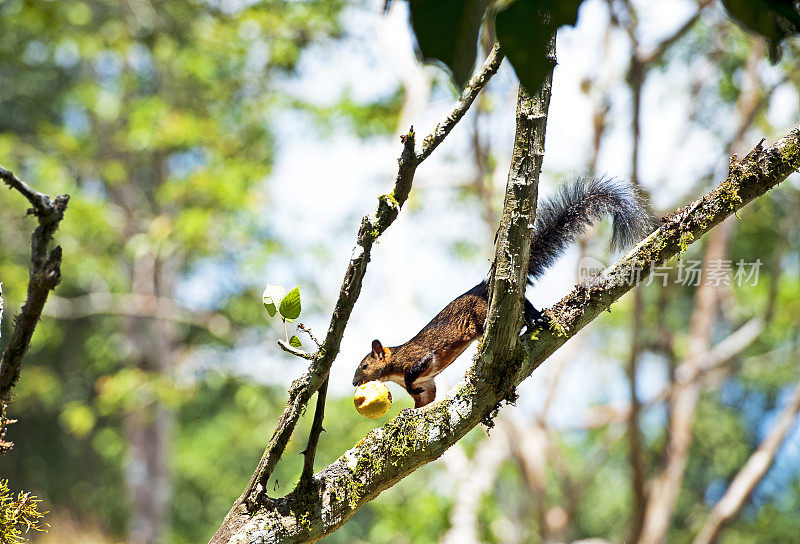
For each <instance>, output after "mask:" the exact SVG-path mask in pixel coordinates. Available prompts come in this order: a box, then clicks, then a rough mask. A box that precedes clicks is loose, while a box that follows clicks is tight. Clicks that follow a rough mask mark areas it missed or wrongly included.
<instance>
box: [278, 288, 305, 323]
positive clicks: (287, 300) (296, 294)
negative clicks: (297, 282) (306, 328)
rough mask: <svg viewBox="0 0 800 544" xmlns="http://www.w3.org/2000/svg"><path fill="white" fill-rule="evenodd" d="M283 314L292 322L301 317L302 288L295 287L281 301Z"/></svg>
mask: <svg viewBox="0 0 800 544" xmlns="http://www.w3.org/2000/svg"><path fill="white" fill-rule="evenodd" d="M279 311H280V312H281V315H282V316H283V318H284V319H285V320H286V321H289V322H292V321H294V320H295V319H297V318H298V317H300V288H299V287H295V288H294V289H292V290H291V291H289V292H288V293H287V294H286V296H285V297H283V300H282V301H281V307H280V310H279Z"/></svg>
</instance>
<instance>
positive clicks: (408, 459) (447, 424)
mask: <svg viewBox="0 0 800 544" xmlns="http://www.w3.org/2000/svg"><path fill="white" fill-rule="evenodd" d="M798 168H800V129H795V130H793V131H792V132H791V133H790V134H789V135H788V136H786V137H785V138H783V139H782V140H780V141H779V142H777V143H776V144H774V145H773V146H771V147H769V148H768V149H761V148H760V146H759V147H758V148H756V149H755V150H754V151H753V153H752V154H751V155H749V156H748V157H747V158H746V159H745V160H743V161H741V162H732V164H731V169H730V174H729V176H728V178H727V179H726V180H725V181H723V182H722V183H721V184H720V185H719V186H718V187H716V188H715V189H714V190H712V191H711V192H710V193H708V194H706V195H705V196H703V197H702V198H701V199H699V200H697V201H696V202H694V203H693V204H692V205H690V206H688V207H686V208H685V209H683V210H681V211H679V212H677V213H675V214H673V215H672V216H670V217H668V218H665V224H664V225H663V226H662V227H661V228H660V229H658V230H657V231H656V232H654V233H653V234H651V235H650V236H648V237H647V239H645V240H643V241H642V242H640V243H639V244H638V245H637V246H636V247H635V248H634V249H632V250H631V251H630V252H629V253H628V254H627V255H625V257H623V258H622V259H621V260H620V261H618V262H617V263H616V264H614V265H613V266H612V267H610V268H609V269H607V270H606V271H604V273H603V274H601V275H600V276H598V277H597V278H595V280H594V281H593V282H592V283H591V284H589V285H579V286H577V287H576V288H575V289H574V290H573V291H572V293H570V294H569V295H568V296H567V297H565V298H564V299H562V300H561V301H560V302H559V303H558V304H556V305H555V306H554V307H553V308H551V310H550V314H551V315H552V316H553V317H554V324H553V327H552V328H550V329H548V330H543V331H539V334H538V339H534V338H529V339H526V340H525V341H524V342H522V349H520V350H519V352H518V355H517V358H516V359H515V360H512V361H509V362H508V363H507V364H506V365H505V366H499V365H498V366H493V365H491V364H487V363H486V362H485V361H482V360H478V361H477V362H476V365H475V367H481V366H484V371H482V372H480V373H478V372H475V371H474V370H472V371H470V372H468V373H467V375H466V376H465V378H464V380H463V381H462V382H460V383H459V384H458V385H456V386H455V387H454V388H453V389H452V390H451V391H449V392H448V393H447V394H446V395H445V396H444V397H443V398H442V399H441V400H440V401H438V402H435V403H433V404H430V405H428V406H426V407H425V408H422V409H419V410H411V409H407V410H403V411H401V412H400V414H399V415H398V416H397V417H396V418H394V419H393V420H392V421H390V422H389V423H387V424H386V425H383V426H382V427H379V428H377V429H374V430H373V431H372V432H370V433H369V434H367V436H365V437H364V438H363V439H362V440H361V441H359V442H358V443H357V444H356V445H355V446H353V448H351V449H350V450H348V451H346V452H345V453H344V454H343V455H342V456H341V457H340V458H339V459H337V460H336V461H334V462H333V463H331V464H330V465H329V466H327V467H326V468H324V469H322V470H321V471H319V472H318V473H317V474H315V475H314V478H313V481H312V483H313V485H312V486H309V487H308V488H306V489H305V490H304V492H303V493H298V492H292V493H289V494H288V495H287V496H285V497H283V498H281V499H277V500H275V501H273V502H272V504H270V505H265V506H263V507H260V508H259V509H257V510H256V511H249V512H248V511H247V510H246V509H244V508H241V507H240V508H238V509H234V511H232V512H231V513H230V514H229V516H228V518H227V519H226V522H225V526H224V527H223V529H224V531H222V530H221V532H220V533H218V535H217V537H215V539H214V540H213V541H212V542H252V541H261V542H313V541H316V540H319V539H320V538H322V537H323V536H325V535H326V534H329V533H331V532H332V531H334V530H335V529H336V528H338V527H339V526H341V525H342V524H343V523H344V522H345V521H347V520H348V519H349V518H350V517H351V516H352V515H353V514H354V513H355V512H356V511H357V510H358V509H359V508H361V507H362V506H363V505H364V504H366V503H367V502H369V501H370V500H372V499H373V498H375V497H376V496H377V495H378V494H379V493H380V492H381V491H383V490H384V489H387V488H389V487H391V486H392V485H394V484H395V483H396V482H398V481H399V480H401V479H402V478H404V477H405V476H407V475H408V474H410V473H411V472H413V471H414V470H416V469H417V468H419V467H420V466H422V465H424V464H426V463H429V462H431V461H433V460H434V459H436V458H438V457H439V456H440V455H441V454H442V453H444V451H445V450H446V449H447V448H449V447H450V446H452V445H453V444H454V443H455V442H457V441H458V440H459V439H460V438H461V437H462V436H464V435H465V434H466V433H467V432H468V431H469V430H470V429H472V428H473V427H475V426H476V425H478V424H479V423H480V422H481V421H482V420H483V419H484V417H485V416H486V415H487V414H489V413H491V412H492V411H493V410H494V409H495V407H496V406H497V404H498V403H499V402H500V401H501V400H502V399H503V398H505V396H506V391H507V389H503V390H502V391H499V390H498V389H497V388H496V387H495V384H492V383H488V382H487V380H488V379H489V377H490V376H491V375H494V376H505V377H507V378H508V380H509V383H508V386H512V385H516V384H518V383H519V382H521V381H522V380H524V379H525V378H527V377H528V376H529V375H530V374H531V372H533V371H534V370H535V369H536V368H537V367H538V366H539V365H540V364H542V362H544V361H545V360H546V359H547V358H548V357H549V356H550V355H551V354H552V353H553V352H554V351H555V350H556V349H558V348H559V347H560V346H562V345H563V344H564V343H565V342H566V341H567V340H568V339H569V338H570V337H571V336H573V335H574V334H575V333H577V332H578V331H579V330H580V329H582V328H583V327H584V326H586V325H587V324H588V323H590V322H591V321H592V320H593V319H594V318H596V317H597V316H598V315H600V314H601V313H602V312H604V311H606V310H607V309H608V308H609V307H610V306H611V304H613V303H614V302H615V301H616V300H617V299H619V298H620V297H621V296H622V295H624V294H625V293H627V292H628V291H630V290H631V289H632V288H633V287H634V286H635V282H632V281H629V279H630V278H631V276H632V275H633V276H635V274H634V273H635V272H636V271H640V272H641V276H642V277H646V276H647V274H648V273H649V270H650V266H660V265H661V264H662V263H663V262H664V261H666V260H667V259H669V258H671V257H674V256H675V255H677V254H678V253H680V252H681V251H682V250H684V249H685V248H686V247H687V246H688V245H689V244H691V243H692V242H694V241H695V240H697V239H699V238H700V237H701V236H702V235H703V234H705V233H706V232H708V231H709V230H711V229H712V228H714V227H715V226H716V225H718V224H719V223H720V222H721V221H722V220H723V219H725V218H726V217H728V216H730V215H732V214H733V213H734V212H736V211H738V210H739V209H741V208H742V207H743V206H744V205H746V204H747V203H749V202H750V201H752V200H753V199H755V198H757V197H759V196H761V195H763V194H764V193H766V192H767V191H768V190H769V189H771V188H772V187H774V186H775V185H777V184H778V183H780V182H781V181H783V180H784V179H785V178H786V177H787V176H788V175H789V174H791V173H792V172H793V171H795V170H796V169H798ZM481 376H483V377H485V379H482V378H481Z"/></svg>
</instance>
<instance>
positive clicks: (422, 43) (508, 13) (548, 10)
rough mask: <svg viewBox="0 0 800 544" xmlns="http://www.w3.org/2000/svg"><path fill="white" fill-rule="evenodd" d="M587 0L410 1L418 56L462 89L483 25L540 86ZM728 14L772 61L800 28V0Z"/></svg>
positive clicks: (747, 1)
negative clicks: (558, 36)
mask: <svg viewBox="0 0 800 544" xmlns="http://www.w3.org/2000/svg"><path fill="white" fill-rule="evenodd" d="M583 1H584V0H510V1H509V0H409V16H410V20H411V26H412V28H413V31H414V35H415V37H416V41H417V48H418V53H419V56H420V57H421V58H422V59H423V60H426V61H434V62H438V63H441V64H443V65H444V66H446V67H447V69H448V70H449V71H450V73H451V74H452V77H453V81H454V82H455V84H456V85H457V86H458V87H459V88H462V87H464V85H465V84H466V83H467V81H468V80H469V77H470V75H471V74H472V70H473V68H474V67H475V59H476V56H477V50H478V47H477V42H478V37H479V34H480V30H481V26H482V25H483V24H486V27H487V30H488V33H489V34H490V35H492V34H496V35H492V36H491V41H494V40H495V39H496V40H497V41H498V42H499V43H500V45H501V46H502V48H503V51H504V52H505V54H506V56H507V57H508V60H509V62H510V63H511V65H512V67H513V68H514V71H515V72H516V74H517V77H518V78H519V81H520V84H521V85H522V86H523V87H525V88H526V89H528V90H533V89H538V88H539V85H540V84H541V82H542V81H543V79H544V77H545V75H546V74H548V73H549V72H550V71H551V70H552V69H553V67H554V66H555V60H554V59H551V58H549V57H548V55H547V49H548V44H549V42H550V40H551V39H552V37H553V36H554V35H555V32H556V30H557V29H558V28H559V27H561V26H564V25H569V26H574V25H575V23H576V21H577V19H578V10H579V8H580V6H581V4H582V3H583ZM722 3H723V4H724V6H725V9H726V10H727V12H728V14H729V15H730V17H731V18H732V19H733V20H734V21H735V22H736V23H737V24H739V25H740V26H742V27H743V28H745V29H747V30H749V31H750V32H753V33H755V34H757V35H759V36H761V37H762V38H764V39H765V40H766V41H767V44H768V48H769V55H770V60H771V61H772V62H773V63H774V62H776V61H777V60H778V58H780V52H781V44H782V42H784V41H785V40H787V39H788V38H790V37H793V36H796V35H797V34H799V33H800V3H798V2H796V1H794V0H723V2H722Z"/></svg>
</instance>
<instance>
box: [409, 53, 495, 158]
mask: <svg viewBox="0 0 800 544" xmlns="http://www.w3.org/2000/svg"><path fill="white" fill-rule="evenodd" d="M504 57H505V54H504V53H503V51H502V50H501V49H500V44H497V43H496V44H494V46H493V47H492V50H491V51H490V52H489V55H488V56H487V57H486V60H485V61H484V62H483V64H482V65H481V67H480V69H478V73H477V74H475V75H474V76H472V79H470V80H469V83H468V84H467V86H466V87H465V88H464V90H463V91H462V92H461V96H460V97H459V99H458V101H457V102H456V103H455V105H454V106H453V109H452V111H451V112H450V114H449V115H448V116H447V119H445V120H444V121H443V122H441V123H439V124H438V125H436V128H434V129H433V132H431V134H430V136H428V137H427V138H425V139H424V140H423V141H422V151H420V152H419V154H418V155H417V160H419V161H420V162H422V161H423V160H425V159H426V158H428V156H429V155H430V154H431V153H433V150H434V149H436V147H437V146H438V145H439V144H440V143H442V141H443V140H444V139H445V137H446V136H447V135H448V134H449V133H450V131H451V130H453V127H454V126H456V124H458V122H459V121H460V120H461V118H462V117H464V114H465V113H467V111H468V110H469V108H470V106H472V102H473V101H474V100H475V98H476V97H477V96H478V94H479V93H480V92H481V90H482V89H483V88H484V87H486V84H487V83H489V80H490V79H491V78H492V76H493V75H494V74H495V73H496V72H497V69H498V68H500V63H501V62H503V58H504Z"/></svg>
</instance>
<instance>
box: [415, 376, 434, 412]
mask: <svg viewBox="0 0 800 544" xmlns="http://www.w3.org/2000/svg"><path fill="white" fill-rule="evenodd" d="M419 385H420V386H421V387H420V388H419V390H420V391H421V393H418V394H413V393H412V395H411V398H413V399H414V408H422V407H423V406H425V405H426V404H430V403H432V402H433V401H434V399H435V398H436V384H435V383H434V381H433V380H428V381H427V382H422V383H421V384H419Z"/></svg>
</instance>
